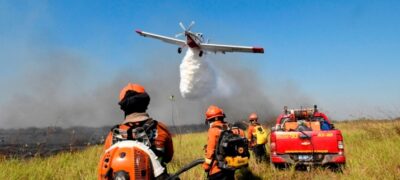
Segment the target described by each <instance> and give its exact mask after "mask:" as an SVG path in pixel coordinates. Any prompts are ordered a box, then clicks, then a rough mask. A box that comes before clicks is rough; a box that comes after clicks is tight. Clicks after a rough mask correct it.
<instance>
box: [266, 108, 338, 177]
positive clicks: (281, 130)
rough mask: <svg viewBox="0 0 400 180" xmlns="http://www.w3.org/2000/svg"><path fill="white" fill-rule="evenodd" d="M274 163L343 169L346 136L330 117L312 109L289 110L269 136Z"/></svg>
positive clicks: (279, 166) (286, 110) (281, 116)
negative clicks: (344, 138) (344, 136)
mask: <svg viewBox="0 0 400 180" xmlns="http://www.w3.org/2000/svg"><path fill="white" fill-rule="evenodd" d="M270 151H271V153H270V158H271V163H272V164H273V165H274V166H275V167H278V168H281V167H285V166H287V165H291V164H292V165H323V166H329V167H333V168H335V169H339V170H340V169H341V168H342V166H343V165H344V164H345V163H346V157H345V155H344V145H343V136H342V133H341V131H340V130H337V129H335V128H334V127H333V124H331V123H330V121H329V119H328V117H327V116H326V115H325V114H323V113H321V112H318V109H317V107H316V106H314V108H309V109H293V110H288V109H287V108H286V107H285V109H284V113H283V114H281V115H280V116H279V117H278V118H277V122H276V125H275V127H273V128H272V132H271V136H270Z"/></svg>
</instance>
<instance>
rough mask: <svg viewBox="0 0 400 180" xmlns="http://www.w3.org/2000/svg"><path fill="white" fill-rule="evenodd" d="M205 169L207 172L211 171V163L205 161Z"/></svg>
mask: <svg viewBox="0 0 400 180" xmlns="http://www.w3.org/2000/svg"><path fill="white" fill-rule="evenodd" d="M203 169H204V170H205V171H206V172H208V171H210V169H211V166H210V164H207V163H203Z"/></svg>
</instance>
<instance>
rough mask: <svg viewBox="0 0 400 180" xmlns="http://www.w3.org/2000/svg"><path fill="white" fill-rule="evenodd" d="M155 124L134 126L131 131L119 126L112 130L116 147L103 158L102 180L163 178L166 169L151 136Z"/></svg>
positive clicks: (100, 170) (113, 145) (101, 167)
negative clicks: (152, 146) (156, 151)
mask: <svg viewBox="0 0 400 180" xmlns="http://www.w3.org/2000/svg"><path fill="white" fill-rule="evenodd" d="M151 121H152V120H151ZM151 121H148V123H146V124H145V125H143V126H142V127H138V128H132V127H131V128H129V129H128V130H122V129H119V125H117V126H114V127H113V128H112V130H111V132H112V135H113V144H112V146H111V147H110V148H108V149H107V150H106V151H105V153H104V154H103V155H102V156H101V159H100V162H99V166H98V170H99V174H98V179H99V180H108V179H131V180H135V179H147V180H151V179H158V177H161V175H162V174H163V172H164V167H163V166H162V165H161V163H160V162H159V161H158V157H157V155H156V154H155V153H154V152H153V151H152V150H151V148H150V146H151V145H150V139H151V138H149V137H148V133H149V132H148V130H149V129H150V126H153V125H154V124H152V123H156V121H153V122H151ZM146 131H147V133H146Z"/></svg>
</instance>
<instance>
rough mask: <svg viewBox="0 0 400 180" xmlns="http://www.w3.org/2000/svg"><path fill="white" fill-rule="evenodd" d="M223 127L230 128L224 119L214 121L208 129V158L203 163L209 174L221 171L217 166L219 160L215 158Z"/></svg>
mask: <svg viewBox="0 0 400 180" xmlns="http://www.w3.org/2000/svg"><path fill="white" fill-rule="evenodd" d="M222 129H228V125H227V124H226V123H224V122H222V121H215V122H213V123H212V124H211V126H210V128H209V129H208V140H207V149H206V158H205V163H204V165H203V168H204V169H205V170H206V171H208V175H213V174H215V173H218V172H220V171H221V169H220V168H219V167H218V166H217V160H215V149H216V148H217V144H218V140H219V137H220V135H221V131H222Z"/></svg>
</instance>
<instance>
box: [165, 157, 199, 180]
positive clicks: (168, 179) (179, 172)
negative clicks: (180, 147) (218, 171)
mask: <svg viewBox="0 0 400 180" xmlns="http://www.w3.org/2000/svg"><path fill="white" fill-rule="evenodd" d="M202 163H204V158H201V159H196V160H194V161H192V162H191V163H189V164H188V165H186V166H184V167H183V168H181V169H180V170H178V171H177V172H176V173H175V174H172V175H171V176H170V177H168V178H167V180H174V179H177V178H178V177H179V175H180V174H182V173H184V172H186V171H188V170H189V169H192V168H193V167H195V166H197V165H199V164H202Z"/></svg>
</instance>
